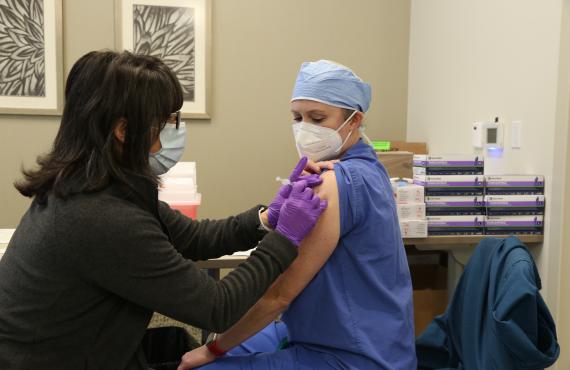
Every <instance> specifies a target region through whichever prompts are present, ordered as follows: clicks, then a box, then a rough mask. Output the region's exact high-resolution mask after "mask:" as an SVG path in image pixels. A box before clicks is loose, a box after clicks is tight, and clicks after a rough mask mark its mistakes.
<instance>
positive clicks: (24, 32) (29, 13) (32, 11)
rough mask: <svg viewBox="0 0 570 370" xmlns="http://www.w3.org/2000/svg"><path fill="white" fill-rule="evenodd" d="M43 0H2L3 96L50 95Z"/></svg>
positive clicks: (0, 81)
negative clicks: (46, 83) (45, 50)
mask: <svg viewBox="0 0 570 370" xmlns="http://www.w3.org/2000/svg"><path fill="white" fill-rule="evenodd" d="M44 47H45V44H44V3H43V0H0V96H27V97H44V96H45V95H46V88H45V81H46V72H45V52H44Z"/></svg>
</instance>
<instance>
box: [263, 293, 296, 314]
mask: <svg viewBox="0 0 570 370" xmlns="http://www.w3.org/2000/svg"><path fill="white" fill-rule="evenodd" d="M292 301H293V300H292V299H290V298H289V297H286V296H283V295H278V296H275V297H272V298H271V302H270V303H268V306H269V307H271V308H272V311H275V312H276V314H280V313H281V312H283V311H285V310H286V309H287V307H289V305H290V304H291V302H292Z"/></svg>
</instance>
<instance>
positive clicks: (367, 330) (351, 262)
mask: <svg viewBox="0 0 570 370" xmlns="http://www.w3.org/2000/svg"><path fill="white" fill-rule="evenodd" d="M369 104H370V86H369V85H368V84H366V83H365V82H363V81H362V80H361V79H360V78H359V77H358V76H356V75H355V74H354V73H353V72H352V71H351V70H350V69H348V68H346V67H344V66H340V65H338V64H336V63H332V62H328V61H318V62H314V63H304V64H303V65H302V67H301V70H300V72H299V74H298V76H297V81H296V84H295V88H294V90H293V98H292V100H291V111H292V113H293V119H294V123H293V127H292V128H293V133H294V138H295V142H296V146H297V149H298V151H299V153H300V154H301V155H306V156H308V157H309V158H311V159H313V160H314V161H321V160H329V159H340V162H338V163H337V164H335V166H334V171H327V172H325V173H324V174H323V175H322V179H323V183H322V184H321V185H320V186H319V187H318V188H316V192H317V194H318V195H319V196H320V197H322V198H323V199H327V200H328V202H329V203H328V204H329V205H328V208H327V209H326V210H325V212H324V213H323V215H322V216H321V218H320V219H319V221H318V222H317V226H316V227H315V229H313V231H311V233H310V234H309V235H308V236H307V238H305V239H304V240H303V242H302V243H301V245H302V248H301V249H300V253H299V257H298V258H297V260H295V262H293V264H292V265H291V266H290V267H289V268H288V269H287V270H286V271H285V272H284V273H283V275H281V276H280V277H279V278H278V279H277V281H276V282H275V283H274V284H273V285H272V287H271V288H270V289H269V290H268V291H267V293H266V294H265V295H264V296H263V297H262V298H261V299H260V300H259V302H257V303H256V305H255V306H254V307H253V308H252V309H251V310H250V311H249V312H248V313H247V314H246V315H245V316H244V317H243V318H242V319H241V320H240V321H239V322H238V323H237V324H236V325H234V326H233V327H232V328H231V329H230V330H228V331H226V332H225V333H223V334H221V335H218V336H216V337H215V338H212V340H211V341H209V342H208V344H207V345H206V346H203V347H200V348H198V349H196V350H194V351H192V352H189V353H187V354H186V355H185V356H184V357H183V361H182V364H181V365H180V367H179V370H184V369H190V368H195V367H198V366H201V365H204V364H207V363H210V362H212V361H215V362H213V363H211V364H209V365H206V366H203V367H201V368H200V369H204V370H218V369H220V370H226V369H241V370H246V369H355V370H356V369H359V370H362V369H391V370H411V369H416V356H415V348H414V329H413V312H412V311H413V305H412V287H411V280H410V272H409V268H408V264H407V259H406V254H405V251H404V246H403V243H402V238H401V235H400V228H399V224H398V219H397V214H396V206H395V203H394V198H393V195H392V190H391V185H390V181H389V178H388V175H387V174H386V171H385V169H384V167H383V166H382V165H381V164H380V163H379V162H378V159H377V157H376V154H375V152H374V151H373V150H372V148H371V147H370V146H369V145H367V144H366V143H364V142H363V141H362V139H361V130H362V120H363V116H364V112H366V111H367V110H368V107H369ZM280 313H283V316H282V320H283V321H282V322H279V323H272V321H273V320H274V319H275V318H276V317H277V316H278V315H279V314H280ZM256 333H257V334H256ZM248 338H249V339H248ZM227 351H229V353H226V352H227Z"/></svg>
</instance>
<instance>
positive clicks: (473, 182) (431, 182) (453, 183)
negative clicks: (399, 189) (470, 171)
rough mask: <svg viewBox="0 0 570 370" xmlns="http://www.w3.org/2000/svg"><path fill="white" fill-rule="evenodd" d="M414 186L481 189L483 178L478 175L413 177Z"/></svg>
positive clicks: (483, 183)
mask: <svg viewBox="0 0 570 370" xmlns="http://www.w3.org/2000/svg"><path fill="white" fill-rule="evenodd" d="M414 184H417V185H421V186H424V187H426V188H459V187H483V186H484V185H485V182H484V177H483V176H478V175H451V176H430V175H426V176H424V175H414Z"/></svg>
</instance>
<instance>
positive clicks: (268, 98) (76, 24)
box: [0, 0, 410, 228]
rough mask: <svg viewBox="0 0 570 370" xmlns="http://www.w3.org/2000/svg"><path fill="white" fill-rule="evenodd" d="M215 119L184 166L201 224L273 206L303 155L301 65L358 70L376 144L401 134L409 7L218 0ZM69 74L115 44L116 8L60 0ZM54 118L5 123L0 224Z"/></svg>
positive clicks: (373, 1) (104, 0)
mask: <svg viewBox="0 0 570 370" xmlns="http://www.w3.org/2000/svg"><path fill="white" fill-rule="evenodd" d="M212 3H213V17H212V18H213V19H212V21H213V35H212V36H213V37H212V39H213V57H212V68H213V85H212V91H213V99H212V110H211V116H212V119H211V120H208V121H193V122H190V123H191V124H190V126H189V130H188V131H189V133H188V139H189V140H188V149H187V150H186V152H185V154H184V157H183V160H186V161H196V162H197V163H198V186H199V191H200V192H202V193H203V205H202V207H201V208H200V210H199V216H200V217H223V216H225V215H228V214H231V213H235V212H238V211H240V210H242V209H245V208H247V207H249V206H252V205H253V204H255V203H256V202H268V201H269V200H270V199H271V197H272V195H273V193H274V191H275V189H276V183H275V181H274V180H273V179H274V178H275V176H277V175H280V176H285V175H287V174H288V172H289V169H290V168H291V167H292V166H293V165H294V163H295V159H296V154H295V151H294V147H293V140H292V134H291V129H290V125H289V123H290V121H291V116H290V113H289V106H288V101H289V96H290V93H291V89H292V86H293V82H294V78H295V75H296V72H297V70H298V67H299V66H300V64H301V62H303V61H305V60H315V59H320V58H325V59H332V60H336V61H338V62H341V63H343V64H346V65H349V66H351V67H352V68H353V69H354V70H355V71H356V72H357V73H358V74H359V75H360V76H361V77H362V78H363V79H365V80H366V81H368V82H370V83H371V84H372V87H373V104H372V108H371V109H370V111H369V114H368V118H367V119H368V133H369V134H370V136H371V137H372V138H384V139H403V138H405V134H406V128H405V127H406V126H405V125H406V110H407V105H406V101H407V67H408V35H409V16H410V13H409V12H410V1H409V0H356V1H350V2H349V1H345V0H312V1H304V0H287V1H268V0H240V1H235V0H213V1H212ZM63 6H64V27H63V28H64V70H65V71H66V72H67V71H69V69H70V68H71V66H72V65H73V63H74V62H75V61H76V60H77V58H79V57H80V56H81V55H82V54H84V53H85V52H87V51H90V50H93V49H101V48H111V49H112V48H114V35H113V32H114V31H113V30H114V6H113V0H98V1H88V0H64V1H63ZM57 128H58V118H57V117H34V116H8V115H4V116H2V115H0V174H1V177H0V228H9V227H15V226H16V225H17V223H18V221H19V219H20V217H21V215H22V214H23V212H25V209H26V208H27V207H28V204H29V202H28V201H27V200H26V199H24V198H22V197H20V196H19V195H18V194H17V192H16V191H15V190H14V188H13V187H12V182H13V181H14V180H15V179H16V178H18V176H19V168H20V166H21V164H22V163H24V164H25V165H30V164H33V163H34V160H35V157H36V155H37V154H39V153H41V152H44V151H46V150H48V148H49V146H50V145H51V142H52V140H53V138H54V136H55V134H56V131H57Z"/></svg>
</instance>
